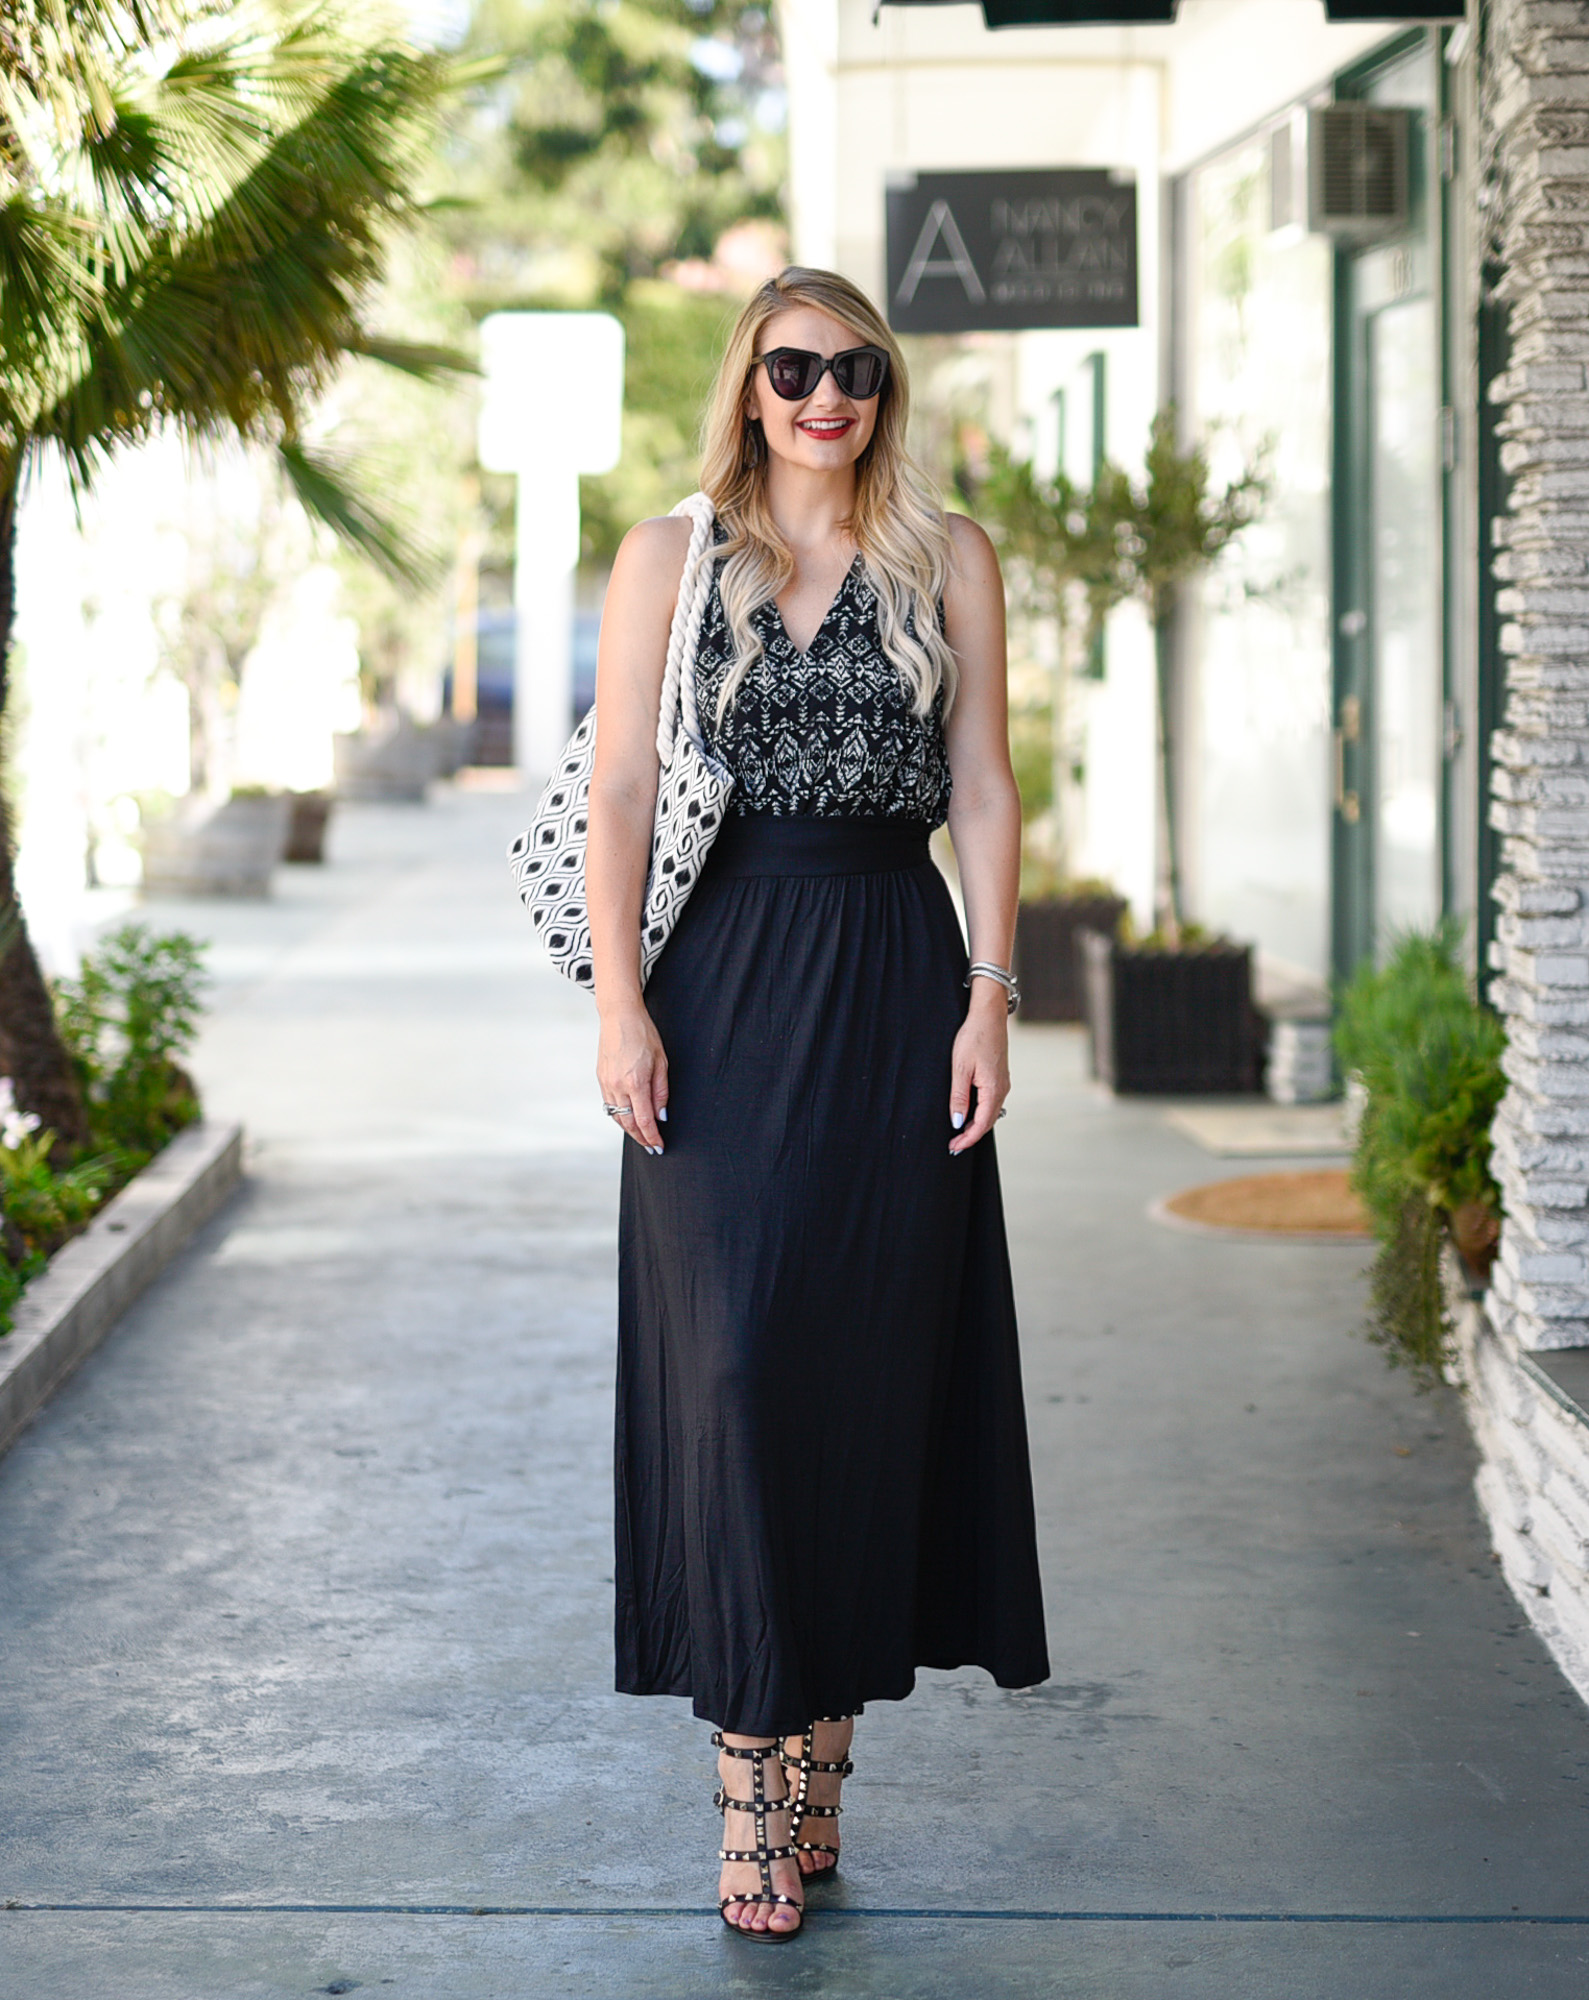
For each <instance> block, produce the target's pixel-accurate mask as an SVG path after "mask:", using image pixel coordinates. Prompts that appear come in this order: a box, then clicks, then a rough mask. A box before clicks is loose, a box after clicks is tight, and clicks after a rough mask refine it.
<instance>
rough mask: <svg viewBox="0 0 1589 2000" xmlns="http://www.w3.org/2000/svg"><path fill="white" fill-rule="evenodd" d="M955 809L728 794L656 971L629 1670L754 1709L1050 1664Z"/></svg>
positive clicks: (632, 1180) (631, 1179)
mask: <svg viewBox="0 0 1589 2000" xmlns="http://www.w3.org/2000/svg"><path fill="white" fill-rule="evenodd" d="M927 835H928V828H927V827H926V826H925V825H919V824H910V823H902V822H899V821H882V820H853V819H850V820H846V819H779V818H774V817H771V816H754V815H748V816H737V817H736V816H732V815H731V816H730V817H729V819H728V820H727V821H726V823H725V824H724V827H723V829H722V831H721V832H720V833H719V835H718V838H717V841H716V843H715V844H714V846H713V849H712V852H711V855H710V857H709V859H708V862H707V865H706V868H705V871H704V873H703V875H702V879H701V881H700V883H699V884H698V885H697V888H696V890H695V893H694V895H693V897H692V898H691V900H690V902H689V903H688V905H687V906H686V908H685V910H684V912H683V914H682V916H681V917H680V920H679V923H678V927H677V929H676V930H675V932H674V934H673V936H672V938H670V940H669V941H668V944H667V947H666V949H665V950H664V952H663V954H662V956H661V958H660V959H659V960H658V962H657V965H656V967H655V969H654V971H653V973H652V976H651V980H650V983H649V985H648V986H647V989H646V1003H647V1006H648V1007H649V1009H650V1011H651V1015H652V1018H653V1019H654V1021H655V1022H656V1025H657V1028H658V1031H659V1032H660V1034H661V1037H662V1044H663V1047H664V1048H665V1049H666V1051H667V1055H668V1067H669V1099H668V1120H667V1123H666V1125H664V1127H663V1128H662V1129H663V1133H664V1136H665V1140H666V1148H665V1151H664V1152H663V1154H662V1156H661V1157H660V1158H658V1157H654V1156H652V1155H650V1154H648V1153H645V1152H642V1151H641V1149H640V1148H639V1147H637V1146H635V1145H633V1144H628V1145H626V1146H625V1147H624V1163H623V1190H622V1197H621V1204H620V1221H619V1340H618V1418H617V1567H616V1573H615V1581H616V1585H617V1686H618V1689H619V1691H620V1692H621V1693H627V1694H670V1695H686V1696H688V1697H690V1699H691V1700H692V1701H693V1703H694V1708H695V1713H696V1714H697V1715H699V1716H702V1717H705V1718H707V1719H709V1720H711V1721H712V1722H715V1723H717V1724H718V1725H720V1726H721V1727H723V1728H725V1729H729V1730H732V1731H735V1732H743V1733H745V1734H747V1735H758V1736H766V1735H772V1734H776V1733H792V1732H794V1731H797V1730H799V1729H801V1728H802V1727H803V1726H804V1725H805V1723H806V1722H808V1721H809V1720H810V1719H811V1717H813V1716H819V1715H849V1714H854V1713H855V1712H857V1711H858V1710H859V1709H860V1707H861V1705H862V1704H863V1703H864V1702H867V1701H872V1700H896V1699H899V1698H900V1697H902V1696H904V1695H907V1694H909V1692H910V1690H911V1688H912V1686H913V1685H914V1681H915V1670H916V1668H917V1667H918V1666H931V1667H957V1666H964V1665H976V1666H980V1667H984V1668H986V1669H987V1671H988V1672H989V1673H990V1674H991V1675H992V1676H993V1678H994V1679H995V1681H997V1682H998V1683H999V1685H1000V1686H1003V1687H1028V1686H1031V1685H1033V1684H1034V1683H1036V1682H1038V1681H1041V1680H1043V1679H1045V1678H1046V1677H1047V1674H1048V1658H1047V1653H1046V1649H1045V1644H1044V1633H1043V1607H1042V1596H1041V1590H1040V1586H1039V1582H1038V1571H1037V1550H1036V1537H1035V1531H1034V1524H1033V1516H1032V1490H1031V1472H1030V1467H1029V1463H1028V1458H1027V1445H1026V1419H1025V1412H1024V1408H1023V1405H1022V1401H1021V1379H1020V1361H1019V1356H1018V1353H1017V1348H1016V1330H1015V1308H1014V1298H1013V1294H1012V1291H1011V1286H1010V1268H1009V1256H1008V1252H1007V1249H1006V1245H1005V1235H1004V1215H1003V1208H1002V1205H1001V1201H1000V1195H999V1173H998V1162H997V1159H996V1158H995V1155H994V1149H993V1140H992V1137H991V1135H990V1136H989V1137H987V1138H985V1139H983V1140H982V1141H981V1143H980V1144H978V1145H977V1146H975V1147H973V1148H972V1150H971V1151H970V1152H969V1153H967V1154H964V1155H962V1156H959V1157H951V1155H950V1153H949V1150H948V1148H949V1141H950V1139H951V1138H952V1136H953V1132H952V1128H951V1126H950V1123H949V1083H950V1054H951V1049H952V1045H953V1042H954V1038H955V1034H956V1031H957V1030H958V1028H959V1026H960V1024H961V1021H962V1020H963V1019H964V1017H965V1009H966V998H967V996H966V991H965V988H964V986H963V984H962V981H963V979H964V976H965V969H966V954H965V947H964V944H963V942H962V939H961V935H960V928H959V925H958V923H957V921H956V918H955V913H954V907H953V904H952V902H951V900H950V897H949V892H948V889H947V886H946V885H945V883H944V881H943V878H942V876H941V875H940V874H939V873H938V870H937V869H936V867H935V866H934V865H933V863H932V862H931V860H930V859H929V858H928V853H927Z"/></svg>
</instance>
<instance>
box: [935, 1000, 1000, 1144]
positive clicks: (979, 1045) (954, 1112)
mask: <svg viewBox="0 0 1589 2000" xmlns="http://www.w3.org/2000/svg"><path fill="white" fill-rule="evenodd" d="M973 1089H974V1090H975V1091H976V1097H977V1106H976V1116H975V1117H974V1118H971V1122H970V1123H969V1124H966V1122H965V1121H966V1119H967V1118H968V1116H970V1112H971V1093H972V1090H973ZM1009 1094H1010V1016H1009V1009H1008V1007H1007V1005H1006V1003H1005V998H1004V988H1003V987H1002V986H1000V985H998V984H996V983H995V982H994V981H993V980H991V979H973V980H972V982H971V1006H970V1009H969V1011H968V1012H967V1014H966V1018H965V1020H964V1021H963V1022H962V1023H961V1026H960V1032H959V1034H958V1035H956V1036H955V1045H954V1058H953V1062H952V1064H951V1066H950V1083H949V1122H950V1124H951V1125H954V1124H959V1125H960V1126H961V1127H962V1128H963V1129H962V1130H960V1131H959V1132H957V1133H956V1135H955V1137H954V1138H953V1139H952V1140H951V1141H950V1143H949V1150H950V1152H951V1153H964V1152H969V1150H970V1149H971V1147H973V1146H974V1145H975V1144H976V1143H977V1141H978V1140H979V1139H981V1138H983V1137H984V1136H985V1135H986V1134H987V1133H988V1132H990V1131H991V1130H992V1129H993V1121H994V1120H995V1119H996V1118H997V1117H998V1115H999V1112H1000V1111H1001V1110H1002V1108H1003V1105H1004V1100H1005V1098H1007V1097H1008V1096H1009Z"/></svg>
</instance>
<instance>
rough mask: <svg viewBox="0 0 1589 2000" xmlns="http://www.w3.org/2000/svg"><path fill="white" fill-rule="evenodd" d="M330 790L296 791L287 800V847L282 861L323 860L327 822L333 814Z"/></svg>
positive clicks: (324, 856)
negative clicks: (288, 811) (288, 815)
mask: <svg viewBox="0 0 1589 2000" xmlns="http://www.w3.org/2000/svg"><path fill="white" fill-rule="evenodd" d="M331 803H332V799H331V794H330V793H329V792H294V793H293V794H292V796H291V798H290V799H289V800H288V806H289V809H290V817H289V819H288V822H287V846H286V851H285V852H284V853H283V855H282V857H281V858H282V860H283V861H324V860H325V858H326V822H327V820H329V819H330V817H331Z"/></svg>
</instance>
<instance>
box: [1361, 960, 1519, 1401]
mask: <svg viewBox="0 0 1589 2000" xmlns="http://www.w3.org/2000/svg"><path fill="white" fill-rule="evenodd" d="M1335 1044H1336V1050H1337V1053H1338V1054H1339V1056H1340V1060H1341V1066H1342V1068H1343V1069H1344V1070H1345V1071H1346V1072H1347V1074H1348V1075H1355V1076H1356V1077H1358V1078H1359V1079H1360V1080H1361V1083H1362V1086H1363V1088H1364V1090H1365V1092H1366V1095H1367V1101H1366V1104H1365V1107H1364V1111H1363V1119H1362V1124H1361V1126H1360V1128H1359V1131H1358V1137H1357V1147H1356V1151H1355V1154H1354V1156H1353V1160H1352V1185H1353V1186H1354V1187H1355V1188H1356V1190H1357V1192H1358V1194H1359V1195H1360V1196H1361V1198H1362V1201H1363V1204H1364V1206H1365V1207H1366V1208H1367V1210H1368V1213H1369V1217H1370V1219H1371V1222H1372V1224H1373V1229H1374V1235H1375V1237H1376V1239H1377V1241H1378V1244H1379V1252H1378V1255H1377V1256H1376V1258H1375V1261H1374V1268H1373V1271H1372V1273H1371V1278H1370V1300H1371V1308H1370V1310H1371V1318H1370V1338H1372V1339H1374V1340H1375V1341H1377V1342H1378V1343H1379V1344H1380V1345H1381V1346H1383V1347H1384V1349H1385V1352H1386V1356H1387V1358H1388V1359H1389V1361H1390V1362H1391V1364H1392V1366H1405V1367H1407V1368H1410V1369H1411V1370H1412V1371H1413V1373H1414V1374H1415V1375H1416V1376H1417V1377H1418V1379H1419V1382H1420V1384H1421V1385H1422V1386H1429V1385H1431V1384H1432V1383H1434V1382H1435V1381H1436V1380H1437V1379H1438V1378H1439V1374H1440V1370H1441V1367H1442V1364H1443V1363H1444V1362H1445V1360H1446V1358H1447V1354H1448V1350H1449V1341H1450V1331H1451V1329H1450V1321H1449V1316H1448V1314H1447V1312H1446V1307H1445V1298H1444V1293H1443V1290H1442V1287H1441V1280H1440V1250H1441V1244H1442V1242H1443V1241H1444V1239H1445V1238H1446V1237H1447V1236H1449V1237H1450V1238H1451V1239H1452V1240H1453V1241H1454V1242H1455V1244H1456V1246H1457V1248H1458V1249H1459V1251H1460V1252H1461V1253H1462V1255H1463V1257H1464V1258H1465V1260H1466V1261H1467V1263H1468V1265H1469V1267H1470V1268H1471V1269H1473V1270H1474V1271H1476V1272H1478V1273H1484V1272H1487V1271H1488V1268H1489V1264H1490V1262H1491V1261H1492V1259H1493V1257H1494V1253H1495V1244H1496V1241H1497V1238H1498V1236H1499V1233H1500V1219H1501V1195H1500V1189H1499V1188H1498V1187H1497V1185H1496V1182H1495V1177H1494V1175H1493V1174H1492V1173H1491V1171H1490V1125H1491V1122H1492V1120H1493V1119H1494V1116H1495V1110H1496V1106H1497V1105H1498V1104H1499V1103H1500V1101H1501V1096H1502V1093H1503V1092H1504V1090H1505V1088H1506V1079H1505V1077H1504V1076H1503V1074H1502V1072H1501V1055H1502V1052H1503V1050H1504V1049H1505V1046H1506V1035H1505V1031H1504V1029H1503V1028H1502V1026H1501V1023H1500V1021H1499V1020H1498V1019H1497V1017H1496V1016H1495V1015H1494V1014H1493V1013H1491V1012H1490V1010H1489V1009H1488V1008H1487V1007H1484V1006H1482V1005H1480V1003H1479V1002H1478V1001H1476V1000H1475V999H1474V998H1473V995H1472V992H1471V989H1470V983H1469V978H1468V974H1467V971H1466V968H1465V967H1464V965H1463V963H1462V926H1461V925H1460V923H1458V922H1456V921H1455V920H1448V921H1447V922H1445V923H1443V924H1441V925H1439V926H1438V927H1437V928H1436V929H1435V930H1433V931H1427V932H1425V931H1408V932H1405V933H1403V934H1402V935H1401V936H1399V937H1398V938H1397V939H1396V940H1395V942H1394V944H1393V946H1392V948H1391V950H1390V953H1389V956H1388V957H1387V959H1386V961H1385V963H1384V965H1383V966H1380V967H1375V966H1372V965H1366V966H1364V967H1363V968H1362V970H1361V971H1359V972H1358V974H1357V976H1356V977H1355V978H1354V979H1353V980H1352V982H1351V984H1350V985H1349V986H1347V987H1346V988H1345V990H1344V991H1343V993H1342V994H1341V999H1340V1011H1339V1015H1338V1018H1337V1025H1336V1031H1335Z"/></svg>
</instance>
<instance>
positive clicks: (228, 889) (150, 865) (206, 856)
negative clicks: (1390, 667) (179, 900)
mask: <svg viewBox="0 0 1589 2000" xmlns="http://www.w3.org/2000/svg"><path fill="white" fill-rule="evenodd" d="M290 811H291V808H290V806H289V804H288V802H287V800H286V798H285V797H282V796H275V797H263V798H243V799H227V800H226V801H225V802H224V803H223V804H221V805H216V804H214V803H212V802H210V801H205V802H204V803H202V804H199V805H190V806H183V807H179V808H178V809H177V811H176V812H174V813H172V815H171V816H170V818H169V819H157V820H155V821H154V822H153V823H152V824H151V825H149V826H147V827H146V828H145V829H144V833H143V840H142V846H143V889H144V894H145V895H146V896H268V895H269V894H270V878H271V873H272V871H273V870H274V868H275V866H276V864H277V862H278V861H280V859H281V857H282V851H283V849H284V848H285V847H286V845H287V822H288V816H289V813H290Z"/></svg>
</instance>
